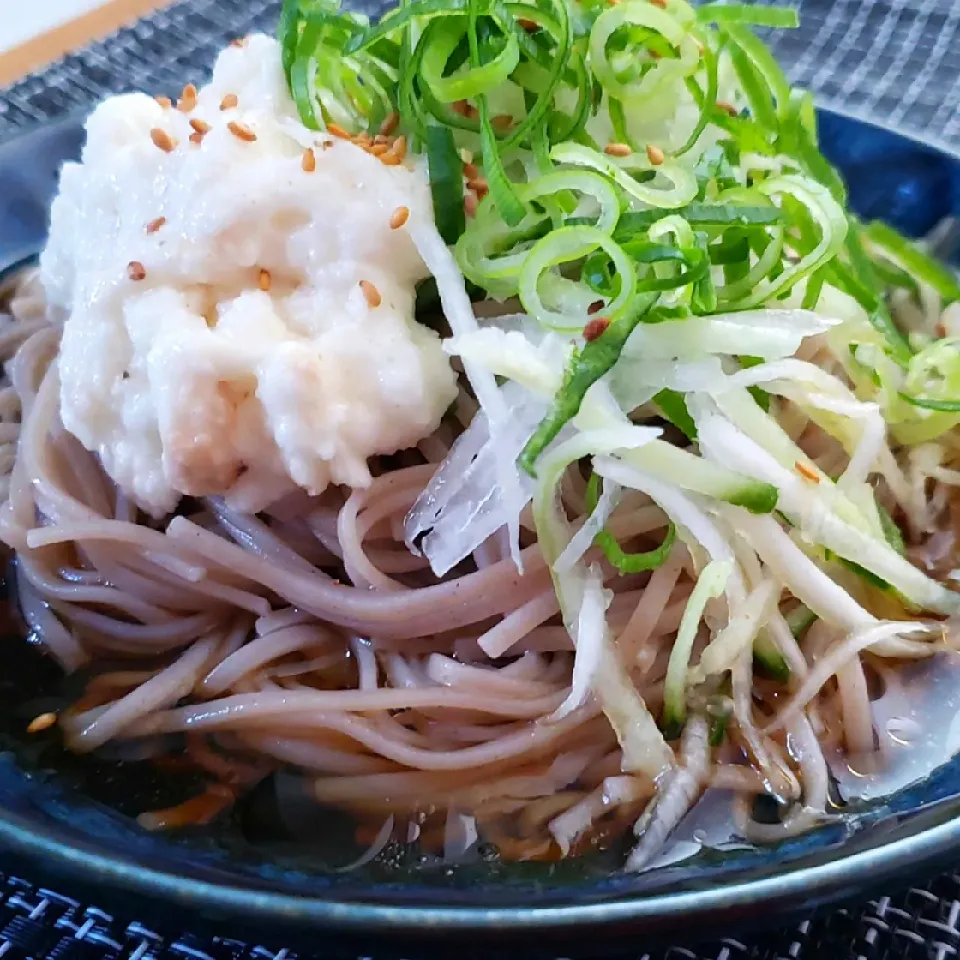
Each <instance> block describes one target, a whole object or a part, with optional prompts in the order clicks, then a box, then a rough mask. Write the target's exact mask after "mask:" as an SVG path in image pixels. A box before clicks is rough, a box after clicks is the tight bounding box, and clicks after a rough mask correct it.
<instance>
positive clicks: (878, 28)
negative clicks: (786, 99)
mask: <svg viewBox="0 0 960 960" xmlns="http://www.w3.org/2000/svg"><path fill="white" fill-rule="evenodd" d="M11 2H23V0H11ZM32 2H39V3H43V2H45V0H32ZM374 2H375V0H374ZM799 7H800V10H801V16H802V20H803V24H802V27H801V29H800V30H797V31H791V32H787V33H780V34H778V35H776V36H775V37H772V38H771V40H772V42H773V45H774V47H775V50H776V53H777V55H778V56H779V57H780V59H781V60H782V61H783V62H784V63H785V64H786V65H787V67H788V69H789V71H790V73H791V76H792V78H793V80H794V81H795V82H796V83H798V84H800V85H803V86H806V87H808V88H810V89H812V90H813V91H814V92H816V93H817V94H818V96H819V98H820V100H821V102H823V103H825V104H826V105H828V106H829V105H837V106H842V108H843V109H845V110H846V111H847V112H852V113H854V114H856V115H859V116H862V117H865V118H867V119H873V120H877V121H880V122H882V123H884V124H888V125H891V126H895V127H898V128H899V129H902V130H904V131H906V132H908V133H911V134H913V135H915V136H919V137H922V138H924V139H927V140H932V141H940V142H942V143H946V144H949V145H951V146H953V147H954V148H960V111H958V109H957V107H958V105H960V0H802V2H800V3H799ZM276 10H277V3H276V2H275V0H182V2H180V3H178V4H176V5H175V6H173V7H171V8H169V9H167V10H165V11H162V12H160V13H157V14H155V15H154V16H152V17H150V18H148V19H146V20H143V21H141V22H139V23H137V24H135V25H134V26H132V27H129V28H127V29H124V30H121V31H120V32H118V33H117V34H115V35H114V36H112V37H110V38H108V39H107V40H105V41H103V42H101V43H98V44H95V45H93V46H91V47H89V48H87V49H85V50H82V51H80V52H78V53H76V54H72V55H71V56H69V57H67V58H65V59H64V60H63V61H61V62H60V63H57V64H55V65H54V66H52V67H51V68H49V69H47V70H43V71H41V72H39V73H37V74H34V75H32V76H29V77H26V78H25V79H23V80H21V81H19V82H18V83H16V84H14V85H13V86H12V87H10V88H9V89H7V90H5V91H0V141H3V140H5V139H8V138H10V137H12V136H14V135H16V134H17V133H18V132H19V131H21V130H22V129H24V128H27V127H29V126H32V125H36V124H40V123H43V122H45V121H47V120H50V119H53V118H56V117H60V116H63V115H65V114H68V113H71V112H74V111H76V110H79V109H82V108H83V107H85V106H89V105H90V104H92V103H93V102H95V101H96V100H98V99H99V98H101V97H103V96H104V95H106V94H108V93H117V92H121V91H124V90H131V89H143V90H150V91H152V92H154V93H174V92H176V91H177V90H179V89H180V88H181V87H182V86H183V84H184V83H186V82H187V81H197V80H200V79H202V78H203V76H204V74H205V72H206V71H207V69H208V67H209V65H210V63H211V62H212V60H213V57H214V55H215V54H216V52H217V50H219V49H220V47H222V46H223V45H224V43H225V42H226V40H227V39H228V38H230V37H234V36H240V35H243V34H246V33H249V32H250V31H252V30H269V29H271V28H272V27H273V24H274V22H275V19H276ZM0 29H2V27H0ZM93 899H95V893H94V894H93ZM279 946H282V945H276V944H275V945H273V947H272V948H266V947H261V946H256V945H252V944H248V943H243V942H241V941H238V940H235V939H232V938H231V937H230V932H229V931H224V934H223V936H221V937H215V938H199V937H197V936H196V935H194V934H191V933H190V932H189V931H176V930H173V931H170V930H166V931H162V932H158V931H156V930H152V929H150V928H148V927H146V926H145V925H143V924H142V923H140V922H139V921H137V920H131V919H130V918H129V917H126V918H120V917H113V916H111V915H109V914H108V913H105V912H104V911H103V910H101V909H99V908H98V907H97V906H95V905H91V904H87V903H80V902H78V901H76V900H73V899H71V898H69V897H66V896H63V895H62V894H59V893H57V892H55V891H52V890H47V889H42V888H38V887H37V886H36V885H34V884H32V883H31V882H30V881H29V880H28V879H23V878H19V877H13V876H8V875H5V874H3V873H0V958H2V960H26V958H49V960H101V958H104V960H152V958H157V960H170V958H178V960H235V958H236V960H296V954H294V953H292V952H290V951H288V950H283V949H278V947H279ZM958 955H960V876H958V875H956V874H948V875H945V876H942V877H939V878H937V879H935V880H933V881H931V882H929V883H923V884H920V885H917V886H915V887H913V888H910V889H908V890H906V891H901V892H897V893H895V894H894V895H892V896H889V897H883V898H881V899H879V900H875V901H871V902H869V903H867V904H863V905H859V906H857V907H856V908H845V909H840V910H836V909H833V910H828V909H821V910H818V911H816V912H814V913H812V914H811V916H810V917H809V919H808V920H807V921H805V922H804V923H802V924H800V925H799V926H790V927H786V928H783V929H779V930H776V931H774V932H772V933H768V934H764V935H760V936H756V937H751V938H747V939H742V940H740V939H726V940H722V941H717V942H713V943H708V944H700V945H699V946H696V947H692V946H676V947H673V948H671V949H670V950H668V951H666V952H662V951H661V952H658V953H656V954H643V953H638V960H640V958H642V960H747V958H749V960H947V958H952V957H957V956H958ZM303 960H306V958H303Z"/></svg>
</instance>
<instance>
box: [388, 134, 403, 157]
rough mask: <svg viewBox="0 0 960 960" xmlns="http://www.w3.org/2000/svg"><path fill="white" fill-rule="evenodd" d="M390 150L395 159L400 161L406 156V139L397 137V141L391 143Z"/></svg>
mask: <svg viewBox="0 0 960 960" xmlns="http://www.w3.org/2000/svg"><path fill="white" fill-rule="evenodd" d="M391 149H392V150H393V152H394V153H395V154H396V155H397V158H398V159H400V160H402V159H403V158H404V157H405V156H406V155H407V138H406V137H404V136H400V137H397V139H396V140H394V141H393V147H392V148H391Z"/></svg>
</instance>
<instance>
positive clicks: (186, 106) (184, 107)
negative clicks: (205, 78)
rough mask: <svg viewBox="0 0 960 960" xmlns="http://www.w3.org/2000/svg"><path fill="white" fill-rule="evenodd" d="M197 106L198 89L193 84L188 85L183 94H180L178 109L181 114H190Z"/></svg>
mask: <svg viewBox="0 0 960 960" xmlns="http://www.w3.org/2000/svg"><path fill="white" fill-rule="evenodd" d="M196 105H197V88H196V87H195V86H194V85H193V84H192V83H188V84H187V85H186V86H185V87H184V88H183V93H181V94H180V99H179V100H178V101H177V109H178V110H179V111H180V112H181V113H189V112H190V111H191V110H192V109H193V108H194V107H195V106H196Z"/></svg>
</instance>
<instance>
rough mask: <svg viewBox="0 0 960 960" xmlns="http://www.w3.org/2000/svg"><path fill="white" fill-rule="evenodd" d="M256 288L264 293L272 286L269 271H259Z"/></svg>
mask: <svg viewBox="0 0 960 960" xmlns="http://www.w3.org/2000/svg"><path fill="white" fill-rule="evenodd" d="M257 286H258V287H259V288H260V289H261V290H262V291H263V292H264V293H266V292H267V291H268V290H269V289H270V287H271V286H273V277H271V276H270V271H269V270H261V271H260V273H259V275H258V276H257Z"/></svg>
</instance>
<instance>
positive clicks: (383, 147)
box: [367, 143, 390, 157]
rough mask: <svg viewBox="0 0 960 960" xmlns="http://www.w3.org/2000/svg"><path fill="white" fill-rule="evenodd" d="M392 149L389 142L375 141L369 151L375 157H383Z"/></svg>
mask: <svg viewBox="0 0 960 960" xmlns="http://www.w3.org/2000/svg"><path fill="white" fill-rule="evenodd" d="M389 149H390V144H389V143H375V144H374V145H373V146H372V147H371V148H370V149H369V150H368V151H367V152H368V153H372V154H373V155H374V156H375V157H382V156H383V155H384V154H385V153H386V152H387V151H388V150H389Z"/></svg>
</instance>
